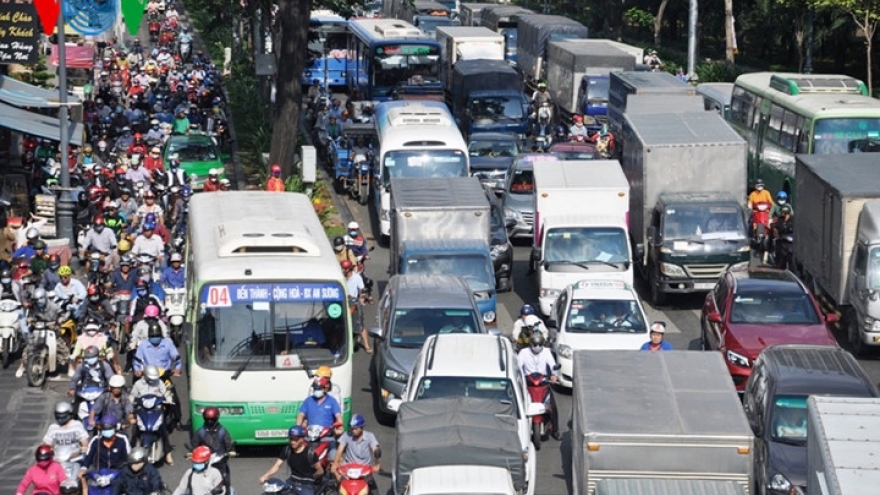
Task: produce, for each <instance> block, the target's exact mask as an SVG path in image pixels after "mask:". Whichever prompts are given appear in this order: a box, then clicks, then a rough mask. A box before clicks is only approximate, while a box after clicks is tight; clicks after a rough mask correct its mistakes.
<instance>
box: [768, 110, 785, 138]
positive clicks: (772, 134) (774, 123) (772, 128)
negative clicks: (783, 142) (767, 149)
mask: <svg viewBox="0 0 880 495" xmlns="http://www.w3.org/2000/svg"><path fill="white" fill-rule="evenodd" d="M784 113H785V109H783V108H782V107H780V106H779V105H775V104H774V105H773V106H771V107H770V120H769V121H768V123H767V131H766V133H765V134H764V139H765V140H767V141H770V142H771V143H777V144H779V143H780V141H779V132H780V131H781V130H782V116H783V114H784Z"/></svg>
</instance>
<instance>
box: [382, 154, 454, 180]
mask: <svg viewBox="0 0 880 495" xmlns="http://www.w3.org/2000/svg"><path fill="white" fill-rule="evenodd" d="M465 158H466V157H465V154H464V153H463V152H462V151H459V150H413V151H405V150H399V151H389V152H388V153H385V162H384V163H383V165H384V175H385V177H384V180H385V184H386V185H387V184H388V183H389V182H390V181H391V179H399V178H415V179H436V178H443V177H467V175H468V170H467V162H466V161H465Z"/></svg>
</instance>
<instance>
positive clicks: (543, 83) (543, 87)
mask: <svg viewBox="0 0 880 495" xmlns="http://www.w3.org/2000/svg"><path fill="white" fill-rule="evenodd" d="M538 89H547V83H545V82H544V81H541V82H539V83H538Z"/></svg>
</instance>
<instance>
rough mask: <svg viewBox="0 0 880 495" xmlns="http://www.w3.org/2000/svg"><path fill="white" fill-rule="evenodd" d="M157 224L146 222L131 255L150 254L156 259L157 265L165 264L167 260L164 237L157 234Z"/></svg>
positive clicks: (136, 239) (135, 241)
mask: <svg viewBox="0 0 880 495" xmlns="http://www.w3.org/2000/svg"><path fill="white" fill-rule="evenodd" d="M155 229H156V224H154V223H152V222H145V223H144V227H143V229H142V230H141V235H139V236H137V237H136V238H135V240H134V245H133V246H132V248H131V254H133V255H135V256H138V255H140V254H148V255H150V256H152V257H153V258H154V259H155V262H156V263H163V262H164V261H165V260H164V258H165V243H164V242H163V241H162V237H160V236H158V235H156V234H155Z"/></svg>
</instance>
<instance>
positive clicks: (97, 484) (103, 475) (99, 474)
mask: <svg viewBox="0 0 880 495" xmlns="http://www.w3.org/2000/svg"><path fill="white" fill-rule="evenodd" d="M117 477H119V471H117V470H116V469H108V468H103V469H99V470H97V471H86V483H88V485H89V487H88V489H89V495H111V494H112V493H113V481H114V480H115V479H116V478H117Z"/></svg>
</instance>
